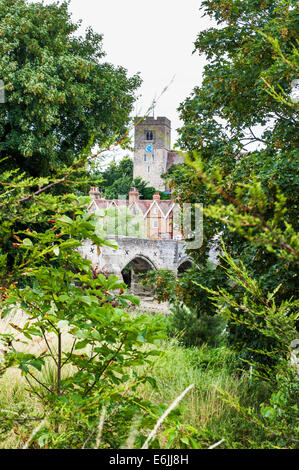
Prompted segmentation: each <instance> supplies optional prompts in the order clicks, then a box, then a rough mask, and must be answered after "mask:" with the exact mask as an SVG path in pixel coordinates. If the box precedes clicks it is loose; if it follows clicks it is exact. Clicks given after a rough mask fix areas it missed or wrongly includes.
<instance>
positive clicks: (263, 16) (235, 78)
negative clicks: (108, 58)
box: [169, 0, 299, 361]
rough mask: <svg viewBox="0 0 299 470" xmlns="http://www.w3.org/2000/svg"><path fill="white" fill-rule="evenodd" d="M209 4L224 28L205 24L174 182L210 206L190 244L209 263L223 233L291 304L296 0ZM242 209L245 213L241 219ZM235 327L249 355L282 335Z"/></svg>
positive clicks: (232, 250) (252, 270)
mask: <svg viewBox="0 0 299 470" xmlns="http://www.w3.org/2000/svg"><path fill="white" fill-rule="evenodd" d="M202 6H203V8H204V11H205V14H206V15H209V16H210V17H211V18H212V19H214V20H215V21H216V22H217V28H216V27H215V28H210V29H208V30H205V31H203V32H201V33H200V34H199V35H198V37H197V39H196V42H195V51H196V52H198V53H200V54H205V55H206V57H207V61H208V63H207V65H206V66H205V69H204V77H203V82H202V85H201V86H200V87H196V88H195V89H194V90H193V92H192V94H191V96H190V97H188V98H187V99H186V100H185V102H184V103H182V104H181V106H180V108H179V109H180V111H181V118H182V120H183V122H184V125H183V126H182V128H181V130H180V145H181V147H182V148H183V149H184V150H187V151H188V152H189V164H188V165H183V166H181V167H180V168H177V169H174V171H173V172H172V174H170V175H169V180H170V184H171V186H172V188H173V191H174V194H175V196H177V197H178V198H179V199H180V201H182V202H202V203H203V204H204V206H205V209H206V210H205V219H204V220H205V221H204V234H205V237H204V243H203V246H202V247H201V248H200V249H199V250H194V251H191V252H190V254H191V256H192V257H193V258H194V260H195V261H196V263H197V264H198V265H200V266H201V267H202V266H205V265H206V259H207V254H208V251H209V249H210V247H211V245H212V244H213V243H215V238H214V237H215V235H217V234H221V235H222V238H223V240H224V243H225V246H226V249H227V251H228V253H229V254H230V255H231V256H233V258H234V259H235V260H238V259H240V260H242V262H243V263H244V265H245V266H246V269H247V270H248V273H249V275H252V276H253V277H254V278H258V279H259V281H260V282H261V284H262V285H263V287H264V289H266V290H268V291H269V292H272V291H274V290H275V288H277V287H278V285H280V284H281V288H280V289H279V291H278V292H277V295H276V301H277V302H284V301H285V300H287V299H289V298H290V297H292V296H293V295H295V293H296V277H297V272H298V270H297V266H296V264H295V263H292V261H291V260H290V259H289V257H288V256H281V252H284V251H285V249H284V248H283V246H282V245H281V246H280V245H279V244H280V243H281V244H283V243H285V244H286V245H288V246H293V242H292V243H291V239H292V236H293V234H294V231H296V230H297V227H298V225H297V224H298V185H299V178H298V148H297V146H298V140H297V139H298V132H297V128H296V127H297V121H296V112H297V110H298V106H297V105H296V104H294V103H292V101H291V99H290V94H291V92H292V88H293V83H294V82H293V80H294V79H295V78H296V76H297V73H298V50H297V49H296V34H297V33H296V31H297V28H298V20H297V12H296V2H295V0H276V1H272V0H271V1H267V0H265V1H264V0H263V1H258V0H256V1H249V0H245V1H242V2H239V1H236V0H216V1H214V0H213V1H212V0H206V1H203V3H202ZM277 95H280V97H281V99H277ZM249 144H251V145H249ZM194 170H195V171H194ZM282 195H283V196H282ZM214 206H215V207H214ZM234 207H237V208H238V209H239V212H240V213H241V214H242V212H243V214H244V220H243V221H242V224H241V225H239V226H236V223H235V222H236V218H235V215H234V211H233V208H234ZM224 208H225V209H224ZM240 217H241V216H240ZM238 221H239V222H240V219H238ZM241 226H242V228H241ZM270 227H272V228H273V230H272V229H270ZM274 227H275V230H274ZM286 227H291V228H289V231H288V229H287V228H286ZM265 229H266V232H267V230H268V237H266V235H265ZM284 232H285V233H284ZM266 240H268V241H267V242H266ZM270 240H271V241H270ZM281 240H283V241H281ZM271 244H272V245H271ZM271 246H272V249H271ZM275 246H280V248H281V249H280V250H274V248H275ZM269 248H270V249H269ZM221 271H222V268H221V267H220V266H217V267H216V270H215V274H214V279H215V278H216V277H217V275H218V274H217V273H219V277H218V285H219V286H222V287H223V288H226V289H227V290H228V291H229V292H233V293H234V296H236V298H237V297H238V296H240V298H242V296H243V294H244V291H243V288H242V286H240V285H234V284H232V283H231V282H230V281H229V280H228V278H226V279H225V280H223V275H222V274H221ZM205 276H206V277H207V278H208V276H209V267H208V266H207V268H206V272H205V269H204V268H201V269H200V271H199V272H198V280H199V281H198V284H200V285H201V286H205V285H206V282H205ZM215 285H217V282H216V281H215ZM199 289H200V290H199V295H202V296H204V295H205V294H204V293H203V291H201V289H202V287H199ZM213 311H215V306H214V307H212V312H213ZM240 314H241V312H240ZM229 333H230V334H229V338H230V340H231V342H232V344H233V345H234V346H235V347H237V349H238V350H239V351H240V354H241V356H242V357H243V358H245V359H247V360H249V359H252V358H253V356H254V352H252V350H251V349H256V350H258V349H263V348H264V347H266V345H267V347H268V348H270V349H271V348H274V349H275V344H276V343H275V341H274V340H273V338H269V337H266V336H265V335H264V334H263V333H261V332H260V334H258V333H257V332H256V331H251V330H250V329H247V328H246V325H242V327H239V326H237V325H235V324H229ZM261 360H262V361H263V360H264V358H262V359H261Z"/></svg>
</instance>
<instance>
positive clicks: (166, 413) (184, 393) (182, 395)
mask: <svg viewBox="0 0 299 470" xmlns="http://www.w3.org/2000/svg"><path fill="white" fill-rule="evenodd" d="M193 387H194V384H191V385H189V387H187V388H186V389H185V390H184V391H183V393H181V394H180V395H179V396H178V397H177V398H176V399H175V400H174V401H173V402H172V404H171V405H170V407H169V408H167V410H166V411H165V412H164V413H163V415H162V416H161V418H159V419H158V421H157V423H156V425H155V427H154V429H153V430H152V432H151V433H150V435H149V436H148V438H147V439H146V441H145V443H144V444H143V446H142V447H141V449H148V445H149V442H150V441H151V440H152V439H153V438H154V437H155V435H156V433H157V431H158V429H159V427H160V426H161V424H162V423H163V421H164V419H165V418H166V417H167V416H168V415H169V413H170V412H171V411H172V410H173V409H174V408H176V407H177V405H178V404H179V402H180V401H181V400H182V398H184V396H185V395H186V393H188V392H189V390H191V388H193Z"/></svg>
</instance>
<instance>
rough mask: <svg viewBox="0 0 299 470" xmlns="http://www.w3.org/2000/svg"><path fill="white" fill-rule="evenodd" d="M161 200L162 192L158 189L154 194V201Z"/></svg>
mask: <svg viewBox="0 0 299 470" xmlns="http://www.w3.org/2000/svg"><path fill="white" fill-rule="evenodd" d="M155 200H156V201H160V194H159V192H158V191H157V192H156V193H155V194H154V195H153V201H155Z"/></svg>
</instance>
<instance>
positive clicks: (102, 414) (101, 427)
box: [95, 407, 106, 449]
mask: <svg viewBox="0 0 299 470" xmlns="http://www.w3.org/2000/svg"><path fill="white" fill-rule="evenodd" d="M105 416H106V408H105V407H104V408H103V410H102V413H101V416H100V421H99V426H98V434H97V439H96V445H95V449H99V447H100V443H101V437H102V432H103V426H104V421H105Z"/></svg>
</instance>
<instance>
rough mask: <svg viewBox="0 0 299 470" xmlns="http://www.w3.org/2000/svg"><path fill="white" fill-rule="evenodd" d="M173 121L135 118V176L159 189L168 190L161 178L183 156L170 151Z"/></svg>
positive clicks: (181, 159) (163, 118)
mask: <svg viewBox="0 0 299 470" xmlns="http://www.w3.org/2000/svg"><path fill="white" fill-rule="evenodd" d="M170 137H171V122H170V120H169V119H167V118H166V117H157V118H154V117H147V118H142V117H137V118H135V148H134V173H133V177H134V178H136V177H137V176H140V177H141V178H142V179H143V180H144V181H147V183H148V186H153V187H154V188H155V189H157V190H158V191H166V190H167V188H166V186H165V182H164V180H163V179H162V178H161V175H162V174H163V173H166V172H167V170H168V169H169V168H170V166H171V165H173V164H175V163H183V158H182V157H181V156H180V155H178V154H176V153H175V152H171V151H170Z"/></svg>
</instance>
